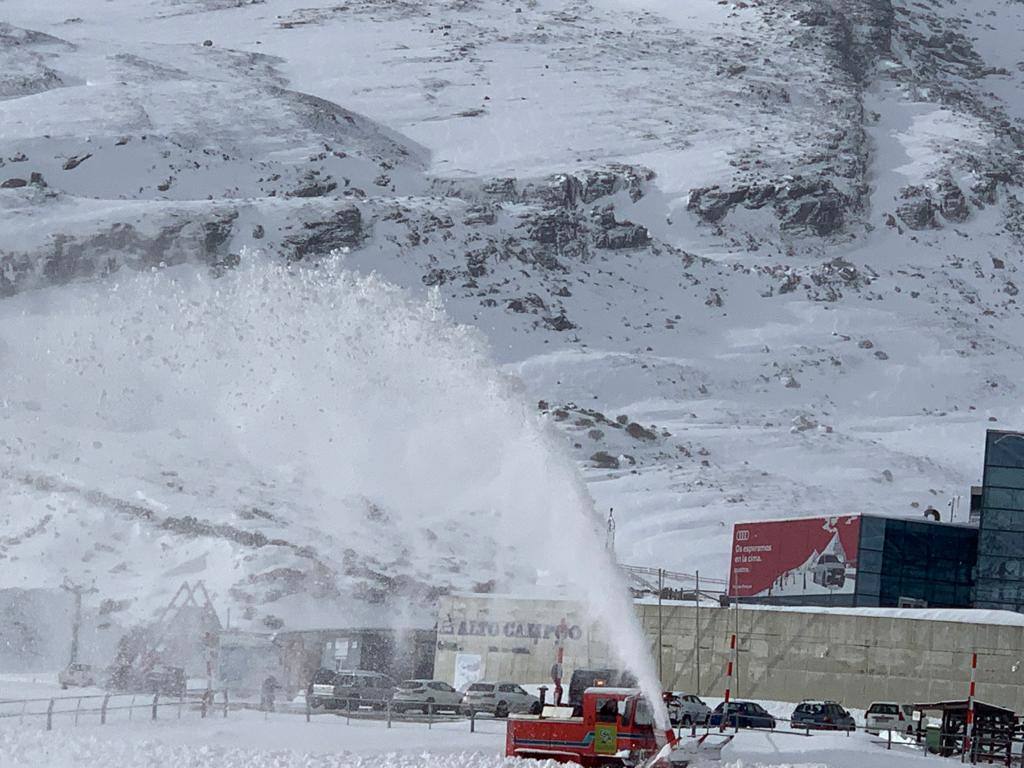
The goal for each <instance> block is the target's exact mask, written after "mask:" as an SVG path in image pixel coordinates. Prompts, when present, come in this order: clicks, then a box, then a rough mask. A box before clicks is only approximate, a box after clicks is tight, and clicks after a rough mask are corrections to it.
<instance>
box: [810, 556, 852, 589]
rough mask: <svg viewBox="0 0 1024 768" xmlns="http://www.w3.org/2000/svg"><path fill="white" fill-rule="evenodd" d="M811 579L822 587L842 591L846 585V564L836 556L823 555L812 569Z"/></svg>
mask: <svg viewBox="0 0 1024 768" xmlns="http://www.w3.org/2000/svg"><path fill="white" fill-rule="evenodd" d="M811 578H812V579H813V580H814V583H815V584H818V585H820V586H822V587H826V588H828V589H842V588H843V585H844V584H845V583H846V563H844V562H843V561H842V560H840V559H839V558H838V557H836V556H835V555H830V554H827V553H826V554H824V555H821V556H820V557H819V558H818V562H816V563H815V564H814V565H813V566H812V567H811Z"/></svg>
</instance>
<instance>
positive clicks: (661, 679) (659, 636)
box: [658, 568, 665, 685]
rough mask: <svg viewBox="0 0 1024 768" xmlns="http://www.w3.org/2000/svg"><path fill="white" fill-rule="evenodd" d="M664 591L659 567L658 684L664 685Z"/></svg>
mask: <svg viewBox="0 0 1024 768" xmlns="http://www.w3.org/2000/svg"><path fill="white" fill-rule="evenodd" d="M664 592H665V571H664V570H662V569H661V568H659V569H658V684H659V685H664V684H665V682H664V680H665V678H664V677H663V675H662V671H661V655H662V647H663V646H662V638H661V634H662V629H663V627H664V626H665V623H664V622H663V621H662V619H661V596H662V594H663V593H664Z"/></svg>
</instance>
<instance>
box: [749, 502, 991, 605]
mask: <svg viewBox="0 0 1024 768" xmlns="http://www.w3.org/2000/svg"><path fill="white" fill-rule="evenodd" d="M977 556H978V528H977V527H976V526H974V525H970V524H962V525H957V524H952V523H941V522H937V521H935V520H931V519H920V518H911V519H907V518H899V517H885V516H881V515H841V516H837V517H811V518H794V519H791V520H765V521H758V522H750V523H737V524H736V526H735V527H734V529H733V562H732V570H731V573H730V581H729V595H730V596H731V597H735V598H737V599H739V600H741V601H742V602H754V603H767V604H772V605H819V606H854V607H859V606H867V607H901V606H906V607H912V606H922V607H923V606H928V607H936V608H970V607H971V605H972V602H973V599H974V588H975V576H976V568H977Z"/></svg>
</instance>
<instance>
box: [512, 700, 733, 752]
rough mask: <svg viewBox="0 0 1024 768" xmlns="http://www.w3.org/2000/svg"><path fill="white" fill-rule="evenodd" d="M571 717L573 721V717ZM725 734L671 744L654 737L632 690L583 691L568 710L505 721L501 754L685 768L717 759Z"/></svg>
mask: <svg viewBox="0 0 1024 768" xmlns="http://www.w3.org/2000/svg"><path fill="white" fill-rule="evenodd" d="M574 715H575V716H574ZM731 740H732V736H731V735H728V736H726V735H720V734H704V735H703V736H700V737H698V738H692V739H691V738H686V739H677V738H676V735H675V734H674V733H673V732H672V731H671V729H670V730H668V731H665V732H663V733H662V732H660V731H658V730H657V728H656V726H655V724H654V717H653V713H652V712H651V708H650V706H649V705H648V703H647V701H646V699H644V697H643V695H642V694H641V693H640V690H639V689H637V688H605V687H593V688H587V689H586V690H585V691H584V692H583V696H582V703H581V704H580V705H578V706H576V707H575V708H574V707H571V706H570V707H560V706H546V707H544V708H543V710H542V711H541V713H540V714H538V715H513V716H511V717H509V720H508V725H507V730H506V735H505V754H506V755H508V756H509V757H521V758H532V759H535V760H555V761H558V762H562V763H579V764H580V765H584V766H623V767H624V768H631V767H633V766H636V767H637V768H655V767H657V768H687V766H696V765H703V764H705V763H706V762H708V761H714V760H719V759H720V758H721V751H722V747H724V746H725V745H726V744H728V743H729V742H730V741H731Z"/></svg>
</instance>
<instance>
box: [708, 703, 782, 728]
mask: <svg viewBox="0 0 1024 768" xmlns="http://www.w3.org/2000/svg"><path fill="white" fill-rule="evenodd" d="M723 712H724V716H725V725H726V727H728V728H774V727H775V718H774V717H772V716H771V715H769V714H768V710H766V709H765V708H764V707H762V706H761V705H760V704H758V703H757V702H754V701H730V702H729V709H728V711H727V712H726V711H725V702H724V701H723V702H722V703H721V704H719V705H718V706H717V707H715V711H714V712H712V713H711V719H710V720H709V721H708V725H709V726H710V727H712V728H714V727H715V726H720V725H721V724H722V717H723Z"/></svg>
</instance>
